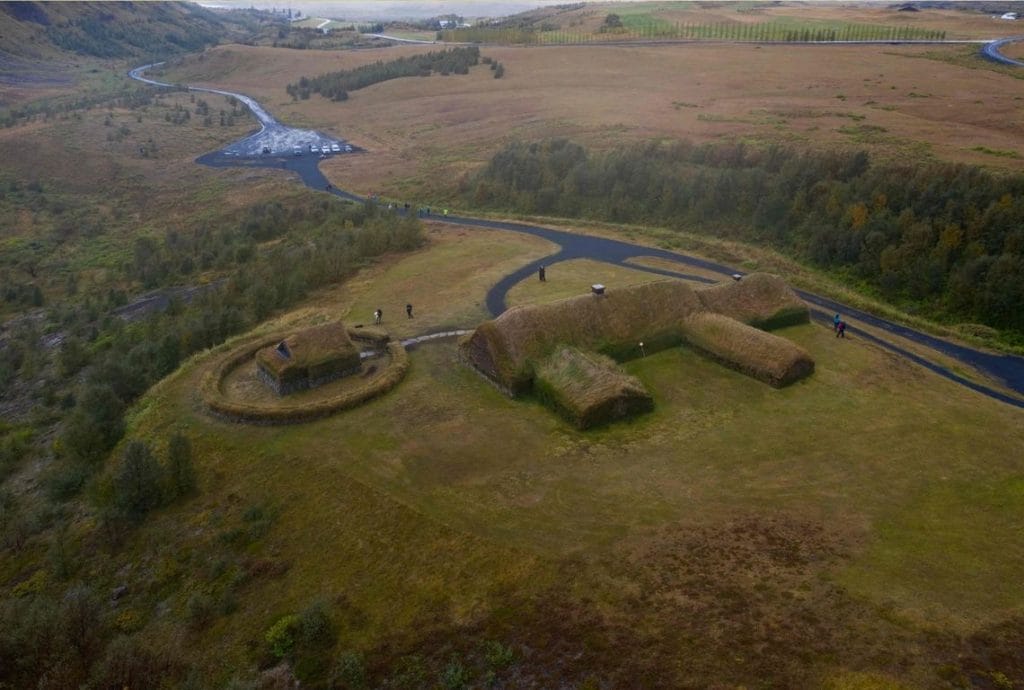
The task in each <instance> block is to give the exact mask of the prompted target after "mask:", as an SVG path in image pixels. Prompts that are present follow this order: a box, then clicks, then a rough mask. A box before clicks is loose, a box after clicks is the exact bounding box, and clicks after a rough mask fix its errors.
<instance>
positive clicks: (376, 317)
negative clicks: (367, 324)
mask: <svg viewBox="0 0 1024 690" xmlns="http://www.w3.org/2000/svg"><path fill="white" fill-rule="evenodd" d="M383 320H384V312H382V311H381V310H380V309H377V310H376V311H374V312H373V322H374V323H375V324H377V325H378V326H379V325H380V322H381V321H383Z"/></svg>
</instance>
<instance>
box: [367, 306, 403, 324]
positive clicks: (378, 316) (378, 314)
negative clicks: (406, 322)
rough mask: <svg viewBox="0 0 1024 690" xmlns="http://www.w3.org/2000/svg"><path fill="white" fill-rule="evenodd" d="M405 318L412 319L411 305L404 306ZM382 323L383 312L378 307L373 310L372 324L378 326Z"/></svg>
mask: <svg viewBox="0 0 1024 690" xmlns="http://www.w3.org/2000/svg"><path fill="white" fill-rule="evenodd" d="M405 317H406V318H407V319H411V318H412V304H406V305H405ZM383 321H384V310H383V309H381V308H380V307H378V308H376V309H374V310H373V323H374V324H376V325H377V326H379V325H380V324H381V322H383Z"/></svg>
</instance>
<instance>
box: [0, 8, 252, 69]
mask: <svg viewBox="0 0 1024 690" xmlns="http://www.w3.org/2000/svg"><path fill="white" fill-rule="evenodd" d="M254 23H255V20H253V19H251V17H250V16H249V15H247V14H243V13H231V14H230V15H229V14H217V13H214V12H212V11H210V10H207V9H204V8H202V7H200V6H199V5H195V4H191V3H185V2H159V3H148V2H145V3H133V2H110V3H108V2H102V3H101V2H54V3H50V2H46V3H42V2H38V3H37V2H4V3H0V66H2V65H4V63H6V62H10V61H12V60H14V61H17V60H29V61H34V60H52V59H54V58H59V57H62V56H63V57H66V55H62V54H67V53H71V54H74V55H80V56H91V57H99V58H145V57H164V56H168V55H174V54H177V53H182V52H188V51H194V50H201V49H202V48H205V47H206V46H209V45H213V44H215V43H218V42H219V41H221V40H222V39H225V38H228V37H231V38H238V37H239V36H240V35H242V34H243V33H244V32H246V31H247V30H248V28H251V27H252V26H253V25H254ZM247 25H248V27H247Z"/></svg>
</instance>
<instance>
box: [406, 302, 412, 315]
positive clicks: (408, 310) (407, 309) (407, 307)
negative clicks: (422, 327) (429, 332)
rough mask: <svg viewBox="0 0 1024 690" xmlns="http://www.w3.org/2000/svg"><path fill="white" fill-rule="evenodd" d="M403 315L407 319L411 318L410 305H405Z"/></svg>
mask: <svg viewBox="0 0 1024 690" xmlns="http://www.w3.org/2000/svg"><path fill="white" fill-rule="evenodd" d="M405 314H406V316H408V317H409V318H410V319H411V318H412V305H411V304H407V305H405Z"/></svg>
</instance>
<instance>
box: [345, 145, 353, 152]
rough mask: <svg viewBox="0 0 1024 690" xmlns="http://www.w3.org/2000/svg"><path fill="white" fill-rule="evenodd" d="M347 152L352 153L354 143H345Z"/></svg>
mask: <svg viewBox="0 0 1024 690" xmlns="http://www.w3.org/2000/svg"><path fill="white" fill-rule="evenodd" d="M345 153H352V145H351V144H345Z"/></svg>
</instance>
